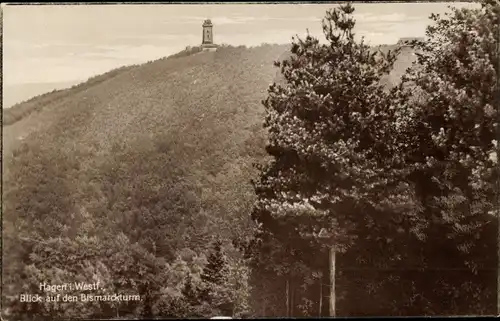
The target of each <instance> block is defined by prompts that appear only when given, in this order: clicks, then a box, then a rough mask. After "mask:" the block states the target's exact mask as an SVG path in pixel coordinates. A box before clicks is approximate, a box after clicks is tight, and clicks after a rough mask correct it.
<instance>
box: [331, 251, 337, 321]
mask: <svg viewBox="0 0 500 321" xmlns="http://www.w3.org/2000/svg"><path fill="white" fill-rule="evenodd" d="M335 254H336V253H335V249H334V248H333V247H331V248H330V316H331V317H335V316H336V315H335Z"/></svg>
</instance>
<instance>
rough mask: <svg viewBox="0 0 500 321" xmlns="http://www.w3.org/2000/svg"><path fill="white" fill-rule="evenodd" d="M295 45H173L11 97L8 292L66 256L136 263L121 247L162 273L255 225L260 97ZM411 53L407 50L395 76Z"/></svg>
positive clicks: (6, 160)
mask: <svg viewBox="0 0 500 321" xmlns="http://www.w3.org/2000/svg"><path fill="white" fill-rule="evenodd" d="M287 48H288V46H286V45H263V46H260V47H255V48H245V47H237V48H235V47H222V48H219V49H218V50H217V51H215V52H201V53H196V54H193V55H189V56H184V57H182V56H180V57H174V58H164V59H160V60H157V61H153V62H149V63H146V64H143V65H140V66H131V67H125V68H121V69H119V70H116V71H113V72H111V73H108V74H105V75H101V76H98V77H95V78H94V79H91V80H90V81H88V82H87V83H83V84H81V85H78V86H75V87H73V88H71V89H67V90H63V91H57V92H53V93H49V94H46V95H42V96H40V97H37V98H34V99H32V100H30V101H28V102H25V103H22V104H18V105H17V106H14V107H12V108H11V109H9V110H7V111H4V128H3V130H4V136H3V143H4V154H3V167H4V176H3V177H4V178H3V193H4V194H3V215H4V216H3V220H4V230H3V236H4V260H5V261H8V262H9V266H8V267H6V269H5V270H4V279H3V280H4V284H5V285H6V287H5V288H4V289H5V290H6V291H4V293H7V294H8V293H10V292H9V291H14V292H15V289H21V288H22V287H21V283H22V285H23V286H28V287H30V286H31V285H27V284H26V282H28V283H30V282H31V283H30V284H32V285H33V284H38V283H37V282H38V281H40V280H43V279H44V278H47V279H49V278H51V275H52V276H53V275H54V274H53V273H56V272H55V270H54V269H57V268H59V269H61V270H58V271H63V272H60V273H63V274H62V275H66V277H67V278H69V279H71V277H72V276H75V275H79V274H80V273H86V272H85V271H84V270H82V271H83V272H82V271H80V270H78V269H79V266H80V263H82V262H83V261H85V262H86V263H85V264H90V265H92V264H97V263H96V262H100V263H99V264H101V263H102V264H104V266H106V267H107V271H108V272H109V275H108V276H107V277H108V278H109V280H116V279H118V278H119V277H118V276H117V275H115V274H116V273H125V274H126V272H123V271H122V270H120V269H118V268H116V266H118V265H120V264H121V265H120V266H122V265H123V264H125V263H123V262H124V261H123V260H125V261H126V260H131V261H130V264H131V265H130V270H129V272H130V273H132V272H133V271H134V269H136V268H139V267H138V266H139V265H137V264H135V263H133V262H135V261H134V260H138V262H145V261H148V262H149V263H148V264H150V265H148V266H147V267H144V269H145V270H141V271H142V272H141V273H150V274H151V275H152V276H157V275H163V276H164V275H165V273H166V272H165V273H163V274H162V273H160V272H158V271H159V270H158V269H160V266H162V267H163V266H164V264H165V262H167V263H171V262H173V260H175V258H176V257H178V255H179V253H185V251H188V252H189V253H197V254H196V255H198V254H199V253H203V252H204V251H205V250H206V248H207V246H209V245H210V244H211V243H210V241H211V240H213V238H214V236H216V235H218V236H220V237H221V238H222V239H225V240H228V242H230V241H231V240H233V239H235V238H238V237H245V236H246V235H250V233H251V229H250V228H249V227H250V225H251V223H250V220H249V212H250V209H251V205H252V202H253V199H254V194H253V189H252V186H251V185H250V180H251V178H252V177H254V175H255V172H254V168H253V167H252V164H253V163H254V162H258V161H259V160H261V159H262V158H263V157H264V155H265V151H264V148H263V147H264V145H265V135H264V131H263V128H262V122H263V117H262V116H263V111H264V109H263V106H262V104H261V101H262V99H264V98H265V97H266V90H267V88H268V86H269V85H270V84H271V83H272V82H273V81H275V79H276V75H277V68H274V67H273V61H275V60H277V59H279V58H280V57H283V55H284V54H285V53H286V51H287ZM412 60H413V58H412V56H411V53H409V52H404V53H403V55H402V57H401V58H400V61H399V62H398V64H396V69H397V70H395V71H394V75H396V76H394V77H393V79H392V78H391V79H390V81H391V82H393V81H396V79H397V75H400V74H402V72H403V71H404V70H405V69H406V68H407V67H409V65H410V64H411V61H412ZM61 242H62V243H61ZM65 242H66V243H65ZM39 244H44V245H43V248H42V247H39ZM132 245H133V246H132ZM114 246H116V247H114ZM109 251H111V252H109ZM130 251H132V252H133V253H132V252H130ZM183 251H184V252H183ZM116 255H122V257H121V258H116ZM193 255H194V254H193ZM82 260H83V261H82ZM113 260H117V261H113ZM119 262H121V263H119ZM127 262H128V261H127ZM127 264H128V263H127ZM134 264H135V265H134ZM33 269H36V271H35V270H33ZM82 269H83V268H82ZM57 273H59V272H57ZM64 273H67V274H64ZM103 273H104V272H103ZM127 273H128V272H127ZM134 273H135V272H134ZM134 273H132V274H133V275H135V274H134ZM125 274H123V275H125ZM132 274H131V275H132ZM19 275H23V278H24V280H20V279H18V277H19ZM120 275H121V274H120ZM134 277H136V276H134ZM39 278H40V280H39ZM103 278H105V277H104V276H103ZM123 278H126V277H125V276H123ZM139 281H140V280H139ZM139 281H137V282H139ZM161 282H167V281H165V280H163V281H161ZM161 282H160V281H158V282H157V283H161ZM157 283H155V284H157ZM167 283H168V282H167ZM127 286H129V285H127V284H125V283H123V285H122V288H126V287H127ZM148 289H151V286H149V287H148ZM136 290H137V289H136ZM137 291H139V292H141V291H145V290H144V289H143V288H139V289H138V290H137ZM148 291H149V290H148ZM151 291H153V290H151ZM158 291H160V290H158ZM14 292H12V293H11V294H15V293H14ZM141 293H142V292H141ZM7 294H6V295H7ZM4 306H7V305H4ZM23 309H24V308H23ZM37 309H42V310H43V309H49V308H48V307H40V306H37ZM82 309H83V308H82ZM130 309H132V308H130ZM165 309H167V308H165ZM67 311H70V310H67ZM75 311H76V312H75V313H76V314H77V315H82V313H84V312H82V311H83V310H75ZM96 311H97V310H96ZM130 311H131V310H129V313H132V312H130ZM87 312H88V311H87ZM101 312H102V311H101ZM101 312H100V313H101ZM40 313H41V314H44V313H47V314H50V313H53V311H52V312H50V311H49V310H43V311H40ZM61 313H63V312H61ZM64 313H70V312H64ZM92 313H94V312H92ZM92 313H91V312H88V314H87V315H88V316H96V317H97V316H103V317H106V316H107V314H106V313H105V312H102V313H101V314H99V313H98V314H92ZM95 313H97V312H95ZM62 315H64V314H62Z"/></svg>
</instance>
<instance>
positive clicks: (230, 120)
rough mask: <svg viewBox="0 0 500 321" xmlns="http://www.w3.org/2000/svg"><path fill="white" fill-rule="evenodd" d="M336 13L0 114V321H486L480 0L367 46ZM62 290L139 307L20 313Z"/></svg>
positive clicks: (488, 255)
mask: <svg viewBox="0 0 500 321" xmlns="http://www.w3.org/2000/svg"><path fill="white" fill-rule="evenodd" d="M354 10H355V5H354V6H353V5H350V4H346V5H341V6H338V7H335V8H333V9H332V10H330V11H328V12H326V13H325V18H324V20H323V22H322V23H323V31H324V36H325V38H326V42H321V41H319V39H317V38H315V37H313V36H311V35H308V36H307V37H305V38H304V39H299V38H294V39H293V41H292V43H291V44H289V45H262V46H259V47H253V48H245V47H231V46H222V47H219V48H218V49H217V51H215V52H198V51H196V50H194V51H193V50H191V51H190V52H189V53H179V54H176V55H174V56H171V57H167V58H163V59H160V60H158V61H152V62H149V63H147V64H144V65H140V66H130V67H124V68H121V69H118V70H115V71H112V72H111V73H108V74H104V75H101V76H98V77H96V78H94V79H90V80H89V81H88V82H86V83H83V84H80V85H78V86H75V87H74V88H71V89H68V90H63V91H57V92H53V93H49V94H46V95H43V96H40V97H36V98H34V99H32V100H30V101H27V102H24V103H22V104H20V105H18V106H15V107H13V108H12V109H10V110H9V111H7V112H4V123H3V126H4V127H3V130H4V137H3V143H4V150H3V157H2V158H3V162H2V166H3V181H2V187H3V203H2V221H3V242H2V250H3V256H2V309H3V311H2V315H3V317H5V318H6V319H8V320H11V319H12V320H14V319H15V320H32V319H37V320H42V319H47V320H52V319H55V318H56V319H57V318H73V317H83V318H132V317H134V318H137V317H140V318H152V317H158V318H167V317H176V318H182V317H212V316H215V315H227V316H233V317H249V316H253V317H261V316H268V317H272V316H281V317H284V316H287V317H300V316H310V317H318V316H332V315H335V316H381V315H391V316H397V315H404V316H411V315H471V314H474V315H478V314H479V315H484V314H496V312H497V271H498V269H497V267H498V259H497V254H496V253H497V244H498V242H497V226H498V225H497V220H496V216H495V215H496V214H497V213H496V211H497V209H498V205H499V204H498V201H499V199H498V190H499V187H500V186H499V185H498V184H499V182H500V180H499V177H498V174H499V169H498V164H497V148H498V145H497V138H498V130H499V128H498V112H497V109H496V108H495V107H494V106H498V103H499V102H498V99H499V97H500V95H499V91H498V80H497V79H499V74H498V72H499V59H498V57H499V54H498V46H499V41H498V38H499V37H498V35H499V33H500V23H499V19H500V4H499V3H498V2H497V1H492V0H484V1H482V2H481V6H480V7H479V8H478V9H452V8H450V10H449V14H448V15H446V16H439V15H432V16H431V17H430V18H431V19H430V21H429V27H428V28H427V37H426V38H427V39H426V40H425V41H413V42H412V43H409V44H407V45H406V46H386V47H382V48H372V47H369V46H368V45H366V44H365V43H364V41H363V40H361V41H359V40H357V38H355V37H354V30H355V20H354V18H353V12H354ZM379 49H381V50H379ZM389 49H393V50H389ZM413 54H415V59H416V61H415V62H416V63H415V64H414V65H412V62H413V61H414V60H415V59H413V58H412V59H408V57H409V56H411V57H413ZM273 62H274V66H275V68H273ZM75 282H77V283H78V282H84V283H89V284H92V283H96V282H99V284H100V286H99V287H98V288H97V289H87V290H82V291H76V290H74V289H69V288H63V289H61V290H60V291H59V292H58V293H59V294H60V295H61V296H64V295H74V294H78V295H80V294H81V293H84V294H87V295H96V296H97V295H99V296H102V297H105V296H106V295H122V296H123V297H127V296H130V298H135V297H136V296H139V297H140V300H135V299H130V300H125V299H124V300H121V301H106V300H102V301H91V302H90V301H84V300H78V301H76V302H51V301H48V302H47V301H44V302H22V300H20V296H21V295H22V294H31V295H36V294H38V295H41V296H43V297H45V296H46V295H47V292H45V290H44V288H43V287H41V286H40V284H43V283H50V284H53V285H58V284H59V285H61V284H72V283H75Z"/></svg>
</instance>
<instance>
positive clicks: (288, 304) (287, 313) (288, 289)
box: [286, 279, 290, 318]
mask: <svg viewBox="0 0 500 321" xmlns="http://www.w3.org/2000/svg"><path fill="white" fill-rule="evenodd" d="M289 316H290V282H289V280H288V279H286V317H287V318H288V317H289Z"/></svg>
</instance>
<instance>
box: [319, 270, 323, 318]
mask: <svg viewBox="0 0 500 321" xmlns="http://www.w3.org/2000/svg"><path fill="white" fill-rule="evenodd" d="M322 311H323V278H321V279H319V313H318V317H320V318H321V313H322Z"/></svg>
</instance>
